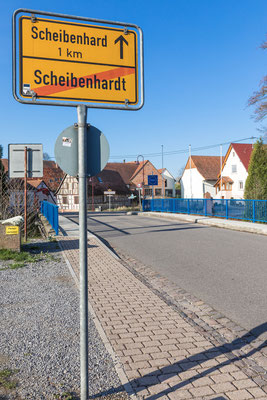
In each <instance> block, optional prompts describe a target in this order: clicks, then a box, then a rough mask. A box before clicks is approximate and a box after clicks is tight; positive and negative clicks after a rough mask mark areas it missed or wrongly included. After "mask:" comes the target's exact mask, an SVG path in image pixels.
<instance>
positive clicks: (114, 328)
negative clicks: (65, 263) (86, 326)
mask: <svg viewBox="0 0 267 400" xmlns="http://www.w3.org/2000/svg"><path fill="white" fill-rule="evenodd" d="M61 218H62V217H61ZM63 218H64V217H63ZM61 221H62V222H63V221H64V220H63V219H62V220H61ZM66 224H67V222H66V221H65V228H66ZM63 225H64V224H63ZM69 228H70V231H71V232H72V234H75V230H76V232H77V229H75V226H73V227H72V228H71V227H70V226H69ZM65 231H66V229H65ZM58 240H59V241H60V244H61V246H62V248H63V249H64V254H65V256H66V258H67V259H68V260H69V262H70V264H71V266H72V268H73V270H74V272H75V274H76V276H77V277H78V276H79V250H78V238H77V237H76V238H75V237H68V236H65V237H60V238H58ZM88 270H89V288H88V293H89V302H90V304H91V305H92V307H93V310H94V312H95V314H96V316H97V318H98V319H99V320H100V323H101V325H102V327H103V329H104V332H105V334H106V336H107V338H108V340H109V342H110V344H111V346H112V348H113V350H114V351H115V353H116V354H117V356H118V357H119V361H120V363H121V365H122V367H123V369H124V371H125V373H126V375H127V377H128V380H129V382H130V385H131V386H132V388H133V390H134V391H135V393H136V394H137V396H140V397H141V398H147V399H150V400H152V399H153V400H156V399H164V400H165V399H170V400H174V399H184V400H186V399H194V400H200V399H207V400H208V399H213V400H246V399H257V400H263V399H265V400H266V399H267V381H266V380H265V379H264V378H265V377H266V370H263V367H262V365H261V366H260V365H259V366H258V367H257V364H256V365H255V359H254V358H253V357H254V356H257V357H260V358H261V359H263V360H264V361H263V364H264V363H265V358H264V354H263V353H261V351H262V348H263V347H264V346H266V343H265V344H262V342H259V341H257V340H256V339H255V338H253V339H255V342H254V343H251V344H248V343H249V341H252V340H253V339H251V337H250V336H247V337H246V336H245V335H244V336H243V337H241V338H237V337H236V339H235V340H233V341H232V342H231V343H226V344H224V345H222V344H220V343H218V344H217V345H216V343H215V341H214V340H209V338H208V337H209V332H204V331H203V333H201V330H200V329H199V328H198V327H197V326H196V325H195V324H193V323H190V320H189V319H188V318H186V316H185V315H183V313H179V312H178V311H177V310H175V309H174V308H173V307H172V306H171V305H169V304H168V302H166V301H164V300H163V299H162V298H161V297H160V296H158V295H157V294H156V293H155V291H153V290H152V289H151V288H150V287H148V286H147V285H145V284H144V283H142V282H141V280H139V279H137V277H135V276H134V275H133V274H132V273H131V272H130V271H129V270H128V269H127V268H126V267H125V266H123V265H122V263H121V262H120V260H119V259H118V258H116V257H114V256H113V255H112V254H111V252H110V251H108V250H107V248H106V247H105V246H103V245H102V244H101V242H100V241H99V240H98V239H96V238H95V237H94V236H93V235H90V238H89V240H88ZM200 303H201V304H202V305H203V303H202V302H200ZM265 328H266V327H265ZM242 334H243V333H242ZM242 334H241V336H242ZM247 338H250V339H249V340H247ZM265 349H266V347H265ZM244 360H245V361H246V363H244ZM253 363H254V364H253ZM250 364H251V365H252V364H253V366H254V367H253V368H252V369H250V368H248V366H249V365H250ZM265 366H266V367H267V365H265ZM257 368H258V371H259V372H257ZM118 390H119V388H118Z"/></svg>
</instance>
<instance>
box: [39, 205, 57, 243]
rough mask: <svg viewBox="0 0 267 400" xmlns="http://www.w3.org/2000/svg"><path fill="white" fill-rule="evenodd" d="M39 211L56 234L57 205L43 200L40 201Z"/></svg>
mask: <svg viewBox="0 0 267 400" xmlns="http://www.w3.org/2000/svg"><path fill="white" fill-rule="evenodd" d="M41 213H42V214H43V216H44V217H45V218H46V219H47V221H48V222H49V224H50V225H51V226H52V228H53V229H54V230H55V232H56V235H58V206H56V205H55V204H52V203H49V202H48V201H46V200H44V201H42V202H41Z"/></svg>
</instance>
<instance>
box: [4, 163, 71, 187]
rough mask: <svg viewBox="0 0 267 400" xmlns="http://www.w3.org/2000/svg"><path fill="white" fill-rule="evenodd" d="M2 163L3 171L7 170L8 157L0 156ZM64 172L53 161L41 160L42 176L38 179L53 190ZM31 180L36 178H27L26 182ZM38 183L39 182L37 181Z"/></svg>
mask: <svg viewBox="0 0 267 400" xmlns="http://www.w3.org/2000/svg"><path fill="white" fill-rule="evenodd" d="M1 161H2V164H3V166H4V169H5V172H8V159H6V158H2V159H1ZM64 175H65V174H64V172H63V171H62V169H61V168H59V166H58V165H57V164H56V163H55V161H46V160H44V162H43V178H42V179H40V181H41V180H43V181H44V183H45V184H46V186H47V187H48V188H50V189H51V190H52V191H53V192H54V191H55V190H56V189H57V188H58V186H59V185H60V182H61V181H62V179H63V177H64ZM31 180H33V181H34V183H35V181H36V178H28V182H29V183H31ZM39 184H40V182H39Z"/></svg>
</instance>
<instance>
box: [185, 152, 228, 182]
mask: <svg viewBox="0 0 267 400" xmlns="http://www.w3.org/2000/svg"><path fill="white" fill-rule="evenodd" d="M191 160H192V165H191V167H192V168H194V167H195V168H197V170H198V172H199V173H200V174H201V175H202V176H203V178H204V179H205V180H214V181H216V180H217V175H218V174H219V172H220V166H221V158H220V156H192V157H191ZM222 160H223V159H222ZM185 168H186V169H189V168H190V161H189V159H188V161H187V164H186V167H185Z"/></svg>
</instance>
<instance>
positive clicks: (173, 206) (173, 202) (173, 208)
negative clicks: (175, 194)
mask: <svg viewBox="0 0 267 400" xmlns="http://www.w3.org/2000/svg"><path fill="white" fill-rule="evenodd" d="M172 212H173V213H174V212H175V199H172Z"/></svg>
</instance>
